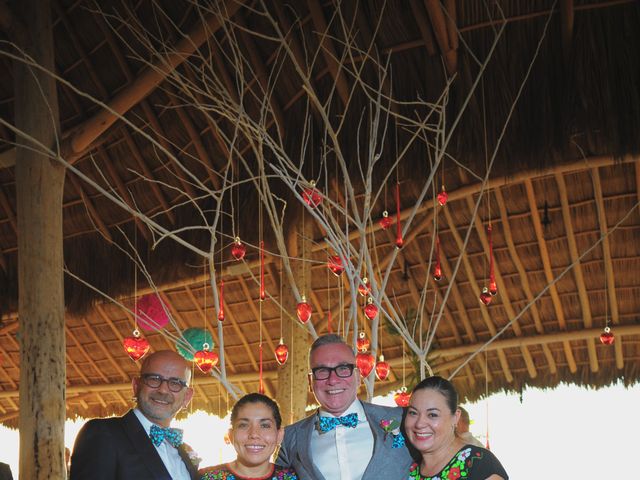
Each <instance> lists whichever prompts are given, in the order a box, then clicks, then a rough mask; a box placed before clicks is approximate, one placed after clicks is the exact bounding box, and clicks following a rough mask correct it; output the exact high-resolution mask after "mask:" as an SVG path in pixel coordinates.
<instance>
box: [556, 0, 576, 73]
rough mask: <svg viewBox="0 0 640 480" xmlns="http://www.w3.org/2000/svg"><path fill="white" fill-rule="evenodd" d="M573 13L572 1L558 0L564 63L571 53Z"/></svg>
mask: <svg viewBox="0 0 640 480" xmlns="http://www.w3.org/2000/svg"><path fill="white" fill-rule="evenodd" d="M574 17H575V11H574V6H573V0H560V18H561V19H562V23H561V29H562V51H563V53H564V58H565V61H567V60H568V59H569V53H570V52H571V42H572V39H573V23H574Z"/></svg>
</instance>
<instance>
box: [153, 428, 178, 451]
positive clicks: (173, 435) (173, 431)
mask: <svg viewBox="0 0 640 480" xmlns="http://www.w3.org/2000/svg"><path fill="white" fill-rule="evenodd" d="M149 438H151V442H153V444H154V445H155V446H156V447H159V446H160V444H161V443H162V441H163V440H165V439H166V440H167V442H169V443H170V444H171V445H173V446H174V447H175V448H178V447H179V446H180V445H182V430H180V429H179V428H169V427H167V428H162V427H159V426H157V425H151V432H150V433H149Z"/></svg>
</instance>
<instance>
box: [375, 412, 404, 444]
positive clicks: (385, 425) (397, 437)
mask: <svg viewBox="0 0 640 480" xmlns="http://www.w3.org/2000/svg"><path fill="white" fill-rule="evenodd" d="M380 426H381V427H382V429H383V430H384V439H385V440H386V439H387V435H389V434H391V436H392V437H393V444H392V445H391V448H401V447H404V436H403V435H402V433H401V432H400V422H398V421H397V420H396V419H395V418H392V419H391V420H380Z"/></svg>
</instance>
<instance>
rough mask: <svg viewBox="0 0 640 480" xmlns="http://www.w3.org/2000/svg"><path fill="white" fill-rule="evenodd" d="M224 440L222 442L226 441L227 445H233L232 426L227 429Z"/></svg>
mask: <svg viewBox="0 0 640 480" xmlns="http://www.w3.org/2000/svg"><path fill="white" fill-rule="evenodd" d="M224 440H225V442H224V443H226V444H227V445H233V428H229V430H227V435H226V438H225V439H224Z"/></svg>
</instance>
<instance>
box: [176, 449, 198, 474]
mask: <svg viewBox="0 0 640 480" xmlns="http://www.w3.org/2000/svg"><path fill="white" fill-rule="evenodd" d="M178 453H179V454H180V458H182V461H183V462H184V464H185V466H186V467H187V470H188V471H189V476H190V477H191V478H192V479H193V480H197V479H198V478H200V477H198V469H197V467H196V466H195V465H194V464H193V463H191V459H190V458H189V454H188V453H187V449H186V448H185V444H184V443H183V444H182V445H180V447H179V448H178Z"/></svg>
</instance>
